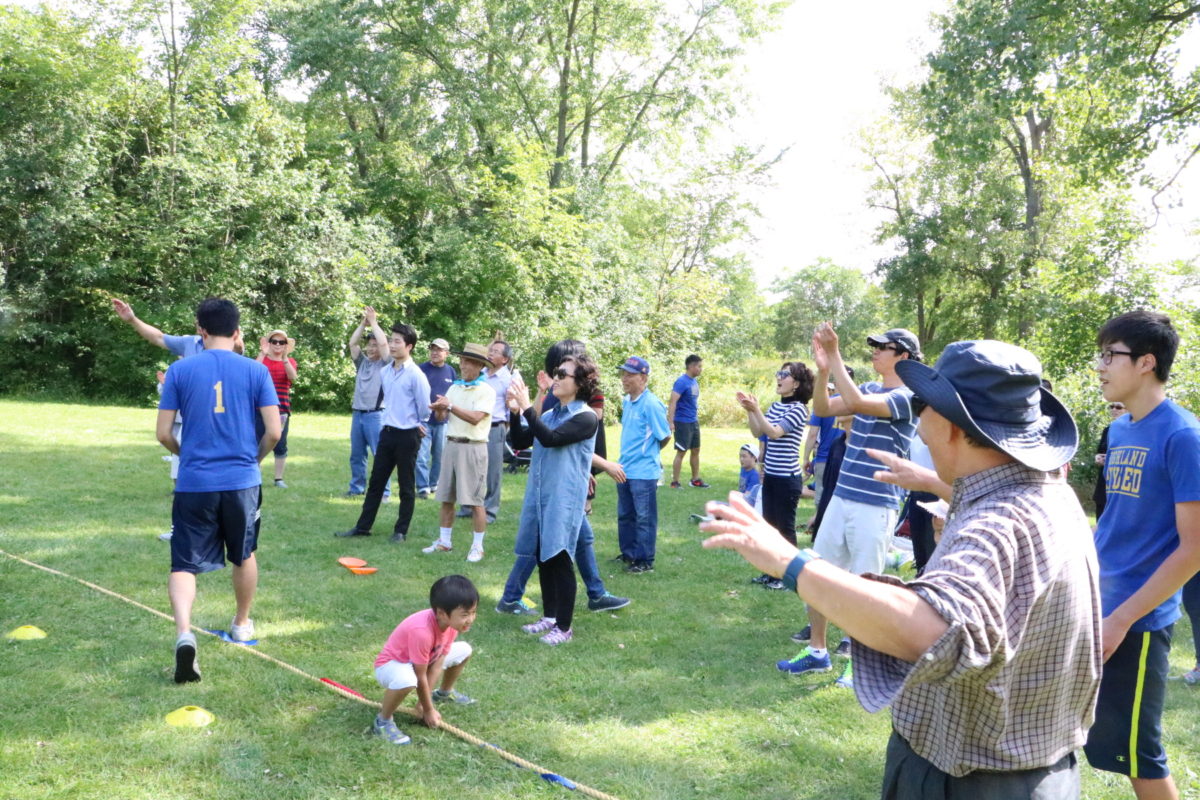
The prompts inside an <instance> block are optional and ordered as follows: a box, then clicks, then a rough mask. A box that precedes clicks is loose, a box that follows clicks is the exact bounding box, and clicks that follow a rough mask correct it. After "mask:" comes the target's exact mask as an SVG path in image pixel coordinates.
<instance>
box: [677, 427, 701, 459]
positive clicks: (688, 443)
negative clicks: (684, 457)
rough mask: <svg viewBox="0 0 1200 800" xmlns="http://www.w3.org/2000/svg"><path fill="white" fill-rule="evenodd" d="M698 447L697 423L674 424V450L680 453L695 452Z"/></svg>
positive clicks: (698, 430)
mask: <svg viewBox="0 0 1200 800" xmlns="http://www.w3.org/2000/svg"><path fill="white" fill-rule="evenodd" d="M699 446H700V423H699V422H676V423H675V449H676V450H678V451H680V452H681V453H683V452H687V451H688V450H695V449H696V448H697V447H699Z"/></svg>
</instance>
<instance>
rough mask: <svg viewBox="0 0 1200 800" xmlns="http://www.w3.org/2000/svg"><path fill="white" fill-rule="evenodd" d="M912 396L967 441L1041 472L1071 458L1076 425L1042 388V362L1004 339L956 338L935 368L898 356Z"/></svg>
mask: <svg viewBox="0 0 1200 800" xmlns="http://www.w3.org/2000/svg"><path fill="white" fill-rule="evenodd" d="M896 374H897V375H899V376H900V380H902V381H904V385H905V386H907V387H908V388H909V389H911V390H912V393H913V395H915V397H916V398H917V399H918V400H920V401H923V402H924V403H925V404H927V405H928V406H929V407H931V408H932V409H933V410H934V411H936V412H938V413H939V414H941V415H942V416H943V417H945V418H946V419H948V420H950V422H952V423H954V424H955V425H957V426H958V427H960V428H962V429H963V430H964V431H966V432H967V433H968V434H970V435H971V438H973V439H976V440H978V441H980V442H983V443H985V444H989V445H991V446H992V447H994V448H996V449H997V450H1000V451H1001V452H1004V453H1007V454H1008V455H1010V456H1012V457H1013V458H1015V459H1016V460H1017V461H1019V462H1021V463H1022V464H1024V465H1026V466H1027V467H1031V468H1033V469H1036V470H1041V471H1043V472H1050V471H1051V470H1055V469H1058V468H1059V467H1061V466H1062V465H1063V464H1065V463H1067V462H1068V461H1070V460H1071V457H1072V456H1073V455H1075V450H1076V448H1078V446H1079V430H1078V429H1077V428H1076V427H1075V420H1074V419H1072V418H1071V413H1070V412H1069V411H1067V409H1066V406H1064V405H1063V404H1062V402H1061V401H1059V399H1058V398H1057V397H1055V396H1054V395H1053V394H1051V393H1050V392H1049V391H1047V390H1046V389H1043V388H1042V385H1041V380H1042V364H1041V362H1040V361H1038V359H1037V356H1035V355H1034V354H1033V353H1030V352H1029V351H1028V350H1026V349H1024V348H1021V347H1017V346H1016V345H1013V344H1008V343H1006V342H997V341H992V340H986V339H985V340H982V341H977V342H955V343H953V344H951V345H949V346H948V347H946V349H945V350H943V351H942V356H941V358H939V359H938V361H937V365H936V366H933V367H930V366H928V365H926V364H921V363H919V362H916V361H908V360H904V361H899V362H897V363H896Z"/></svg>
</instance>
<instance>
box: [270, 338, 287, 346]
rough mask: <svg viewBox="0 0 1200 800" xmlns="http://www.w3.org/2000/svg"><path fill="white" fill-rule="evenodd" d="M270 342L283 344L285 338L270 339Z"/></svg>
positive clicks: (285, 342)
mask: <svg viewBox="0 0 1200 800" xmlns="http://www.w3.org/2000/svg"><path fill="white" fill-rule="evenodd" d="M270 342H271V344H278V345H285V344H287V339H282V340H280V339H271V340H270Z"/></svg>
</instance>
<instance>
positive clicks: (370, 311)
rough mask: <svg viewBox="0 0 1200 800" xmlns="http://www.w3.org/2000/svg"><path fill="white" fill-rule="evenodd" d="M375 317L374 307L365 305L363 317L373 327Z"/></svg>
mask: <svg viewBox="0 0 1200 800" xmlns="http://www.w3.org/2000/svg"><path fill="white" fill-rule="evenodd" d="M375 318H376V317H375V309H374V308H372V307H371V306H367V307H365V308H364V309H363V319H364V320H366V322H367V324H368V325H371V326H372V327H373V326H374V325H375Z"/></svg>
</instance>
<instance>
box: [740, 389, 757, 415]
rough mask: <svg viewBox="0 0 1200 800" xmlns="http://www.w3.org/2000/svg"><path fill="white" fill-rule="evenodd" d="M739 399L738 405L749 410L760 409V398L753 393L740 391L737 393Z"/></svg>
mask: <svg viewBox="0 0 1200 800" xmlns="http://www.w3.org/2000/svg"><path fill="white" fill-rule="evenodd" d="M737 401H738V405H740V406H741V407H742V408H744V409H746V410H747V411H751V412H753V411H758V398H757V397H756V396H755V395H753V394H748V393H746V392H738V393H737Z"/></svg>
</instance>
